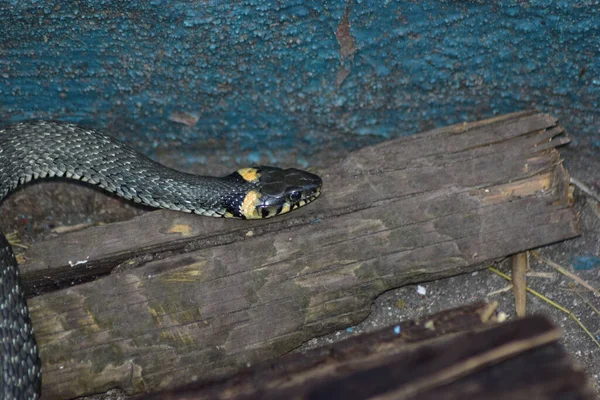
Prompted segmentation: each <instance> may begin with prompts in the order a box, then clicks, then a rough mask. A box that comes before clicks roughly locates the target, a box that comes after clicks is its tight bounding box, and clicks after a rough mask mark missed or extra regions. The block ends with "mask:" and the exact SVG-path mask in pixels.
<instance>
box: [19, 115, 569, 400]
mask: <svg viewBox="0 0 600 400" xmlns="http://www.w3.org/2000/svg"><path fill="white" fill-rule="evenodd" d="M561 133H562V128H560V126H558V125H557V123H556V120H555V119H554V118H552V117H550V116H548V115H543V114H536V113H532V112H526V113H517V114H511V115H507V116H501V117H497V118H494V119H491V120H487V121H479V122H475V123H470V124H469V123H466V124H459V125H455V126H452V127H448V128H443V129H436V130H434V131H431V132H427V133H424V134H419V135H414V136H410V137H404V138H401V139H397V140H392V141H389V142H386V143H382V144H380V145H377V146H373V147H369V148H364V149H362V150H359V151H357V152H355V153H352V154H350V155H349V156H348V157H346V158H345V159H343V160H341V161H339V162H337V163H335V164H333V165H331V166H330V167H328V168H326V169H323V170H320V171H316V172H318V173H319V174H320V175H321V176H322V177H323V179H324V191H323V194H322V195H321V198H320V199H319V200H318V201H316V202H315V203H314V204H311V205H310V206H308V207H306V208H304V209H301V210H298V211H295V212H293V213H291V214H289V215H287V216H283V217H281V218H275V219H270V220H260V221H235V220H224V219H211V218H201V217H197V216H194V215H187V214H182V213H176V212H168V211H157V212H152V213H148V214H146V215H143V216H142V217H139V218H136V219H133V220H130V221H125V222H121V223H116V224H107V225H103V226H95V227H91V228H88V229H85V230H82V231H77V232H71V233H68V234H64V235H62V236H60V237H57V238H55V239H52V240H48V241H45V242H40V243H35V244H34V245H33V246H32V247H31V248H29V249H27V251H26V252H25V253H24V256H25V259H26V260H27V262H26V264H25V265H23V267H22V268H23V272H22V277H23V278H24V281H25V285H26V287H27V290H28V293H36V292H48V291H49V290H52V289H54V288H64V287H67V289H63V290H60V291H57V292H53V293H46V294H43V295H41V296H37V297H35V298H32V299H30V301H29V305H30V310H31V315H32V319H33V324H34V328H35V331H36V335H37V340H38V346H39V348H40V352H41V358H42V361H43V368H44V383H43V385H44V387H43V391H44V393H45V395H46V396H48V397H47V398H59V397H60V398H68V397H77V396H82V395H85V394H90V393H98V392H104V391H106V390H109V389H111V388H115V387H120V388H122V389H124V390H125V391H126V392H127V393H130V394H134V393H142V392H149V391H155V390H160V389H164V388H168V387H174V386H179V385H182V384H185V383H189V382H191V381H194V380H197V379H200V378H206V377H209V376H211V375H215V374H220V373H223V372H226V371H232V370H235V369H237V368H240V367H242V366H244V365H246V363H254V362H257V361H260V360H265V359H268V358H271V357H275V356H278V355H281V354H284V353H287V352H289V351H291V350H293V349H294V348H296V347H298V346H299V345H300V344H301V343H303V342H304V341H306V340H309V339H311V338H313V337H316V336H319V335H323V334H326V333H329V332H331V331H334V330H337V329H340V328H343V327H347V326H349V325H353V324H356V323H357V322H359V321H361V320H362V319H363V318H364V317H365V316H367V315H368V313H369V312H370V309H371V302H372V300H373V299H374V298H376V297H377V296H378V295H379V294H381V293H383V292H384V291H386V290H389V289H391V288H395V287H399V286H402V285H405V284H407V283H413V282H418V281H423V280H431V279H437V278H442V277H446V276H451V275H456V274H460V273H465V272H469V271H473V270H476V269H481V268H484V267H486V266H488V265H489V263H491V262H493V261H494V260H498V259H501V258H504V257H506V256H507V255H509V254H515V253H518V252H522V251H526V250H528V249H530V248H534V247H539V246H543V245H546V244H549V243H552V242H556V241H560V240H564V239H567V238H570V237H574V236H576V235H577V234H578V229H577V217H576V215H575V213H574V212H573V210H572V209H571V208H570V206H569V203H568V200H567V193H568V190H567V188H568V186H569V184H568V177H567V174H566V172H565V170H564V169H563V166H562V164H561V162H560V156H559V153H558V152H557V151H556V150H555V149H554V148H553V147H552V143H553V142H556V143H562V142H563V141H554V140H552V138H553V137H554V136H555V135H558V134H561ZM540 149H541V150H540ZM117 266H119V270H120V271H121V272H119V273H115V274H112V275H108V276H104V277H102V278H100V279H97V280H95V281H93V282H89V283H85V284H82V285H77V286H73V287H69V286H70V285H71V284H73V283H77V282H80V281H85V280H90V279H92V278H94V277H97V276H101V275H106V274H107V273H109V272H110V271H111V270H112V269H113V268H115V267H117Z"/></svg>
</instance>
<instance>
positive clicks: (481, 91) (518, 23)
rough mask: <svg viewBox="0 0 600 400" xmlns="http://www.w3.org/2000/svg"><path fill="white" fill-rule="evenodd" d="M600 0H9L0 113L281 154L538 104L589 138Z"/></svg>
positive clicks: (593, 122) (128, 136)
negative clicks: (462, 0)
mask: <svg viewBox="0 0 600 400" xmlns="http://www.w3.org/2000/svg"><path fill="white" fill-rule="evenodd" d="M494 3H495V4H494ZM599 8H600V6H599V5H598V2H597V1H579V2H575V1H556V0H546V1H542V0H537V1H507V0H504V1H499V2H458V1H434V0H427V1H419V2H417V1H414V2H413V1H389V0H388V1H383V0H382V1H364V0H363V1H358V0H355V1H349V2H343V1H303V0H281V1H262V0H242V1H235V2H233V1H232V2H224V1H220V0H209V1H193V2H190V1H166V0H152V1H138V0H131V1H127V2H113V1H101V0H98V1H91V0H89V1H60V2H59V1H56V2H54V1H45V2H39V1H33V0H27V1H22V0H11V1H3V2H0V38H1V42H0V43H1V46H2V47H1V52H0V120H2V121H3V122H7V121H17V120H22V119H28V118H32V117H34V118H53V119H62V120H69V121H77V122H80V123H84V124H88V125H92V126H95V127H98V128H105V129H109V130H110V131H111V132H113V133H119V134H120V135H121V137H122V138H123V139H125V140H127V141H129V142H130V143H132V144H134V145H136V146H138V147H140V148H141V149H142V150H145V151H146V152H148V153H152V152H153V151H154V150H153V149H154V148H156V147H165V146H169V145H170V144H180V145H181V144H185V145H188V144H192V143H210V144H211V145H210V146H209V147H210V148H211V149H213V148H221V149H225V150H224V151H225V152H228V153H230V154H235V153H240V154H243V157H244V159H243V160H241V161H248V162H251V163H253V162H258V161H265V160H266V161H270V162H275V163H277V162H278V157H277V156H274V154H286V153H285V152H287V151H288V149H294V150H293V151H292V152H291V153H290V154H292V155H293V158H294V161H295V162H297V163H300V164H302V163H306V162H307V161H306V160H310V158H311V156H312V154H313V153H314V152H317V151H319V150H322V149H325V150H327V151H335V150H340V149H342V148H343V149H344V150H346V149H350V148H355V147H357V146H361V145H364V144H367V143H372V142H376V141H380V140H383V139H386V138H390V137H396V136H399V135H405V134H411V133H415V132H418V131H421V130H425V129H428V128H432V127H436V126H442V125H447V124H452V123H456V122H460V121H465V120H474V119H479V118H483V117H488V116H491V115H494V114H497V113H505V112H510V111H516V110H520V109H527V108H532V107H534V108H538V109H541V110H543V111H547V112H550V113H552V114H554V115H556V116H558V117H559V118H561V121H562V123H563V124H564V126H565V127H566V128H567V129H568V130H569V131H570V133H571V134H573V135H575V136H576V138H577V137H579V138H586V140H588V139H589V138H591V140H588V141H587V142H586V143H590V144H591V146H597V147H596V149H597V150H599V151H600V136H599V134H598V132H599V131H600V118H599V117H600V111H599V105H600V100H599V99H600V23H599V22H598V21H600V11H599ZM577 135H579V136H577ZM586 135H587V136H586ZM211 146H212V147H211ZM201 153H202V150H200V155H198V152H197V149H194V154H187V155H188V157H189V158H188V160H189V161H190V162H195V161H203V160H205V159H206V158H203V157H204V156H203V155H202V154H201ZM238 161H240V160H239V159H238Z"/></svg>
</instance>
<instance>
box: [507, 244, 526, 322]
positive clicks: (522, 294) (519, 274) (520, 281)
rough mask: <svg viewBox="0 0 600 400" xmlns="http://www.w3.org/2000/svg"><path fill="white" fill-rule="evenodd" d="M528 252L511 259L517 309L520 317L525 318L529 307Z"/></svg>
mask: <svg viewBox="0 0 600 400" xmlns="http://www.w3.org/2000/svg"><path fill="white" fill-rule="evenodd" d="M527 264H528V258H527V252H523V253H518V254H515V255H513V256H512V257H511V266H512V285H513V294H514V296H515V309H516V311H517V315H518V316H519V317H523V316H525V311H526V306H527V282H526V278H525V274H526V273H527Z"/></svg>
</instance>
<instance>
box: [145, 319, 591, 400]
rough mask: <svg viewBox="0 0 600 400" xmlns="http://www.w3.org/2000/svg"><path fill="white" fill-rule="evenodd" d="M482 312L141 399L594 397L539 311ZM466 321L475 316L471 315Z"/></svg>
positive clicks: (398, 329)
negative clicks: (489, 316)
mask: <svg viewBox="0 0 600 400" xmlns="http://www.w3.org/2000/svg"><path fill="white" fill-rule="evenodd" d="M481 311H483V310H482V308H478V307H471V308H470V309H469V308H467V307H464V308H461V309H455V310H447V311H444V312H441V313H438V314H435V315H432V316H426V317H422V318H421V319H419V320H417V321H403V322H399V323H398V324H397V325H395V326H390V327H387V328H384V329H381V330H378V331H376V332H372V333H369V334H363V335H359V336H355V337H351V338H348V339H346V340H344V341H341V342H338V343H334V344H333V345H330V346H325V347H323V348H318V349H314V350H311V351H309V352H307V353H304V354H301V353H300V354H298V353H296V354H289V355H286V356H283V357H279V358H277V359H276V360H272V361H268V362H263V363H259V364H258V365H255V366H252V367H249V368H244V369H243V370H242V371H240V372H239V373H237V374H233V375H225V376H223V377H220V378H218V379H213V380H208V381H204V382H198V383H195V384H191V385H188V386H186V387H182V388H178V389H176V390H171V391H164V392H158V393H155V394H153V395H150V396H148V395H145V396H143V398H145V399H148V400H154V399H163V400H183V399H186V400H200V399H215V400H217V399H223V400H225V399H229V400H236V399H239V400H241V399H244V400H251V399H290V398H294V399H333V398H340V399H442V398H443V399H465V398H468V399H489V398H498V399H502V398H507V399H508V398H509V399H516V398H520V399H525V398H535V399H564V398H565V397H569V398H579V399H590V400H591V399H594V398H596V397H595V396H594V393H593V390H592V388H591V385H590V382H589V381H588V380H587V379H586V377H585V375H584V373H583V371H581V370H579V369H578V368H576V367H575V366H574V365H573V363H572V361H571V360H570V357H569V356H568V354H567V353H566V351H565V350H564V349H563V348H562V347H561V346H560V345H559V344H558V343H557V340H558V339H559V338H560V336H561V334H560V330H559V329H558V328H557V327H556V326H554V325H553V324H552V323H551V322H550V321H548V320H547V319H546V318H544V317H541V316H533V317H527V318H524V319H519V320H516V321H511V322H507V323H504V324H494V323H491V321H487V323H484V322H483V321H482V319H481ZM469 317H479V318H478V320H474V319H473V318H469Z"/></svg>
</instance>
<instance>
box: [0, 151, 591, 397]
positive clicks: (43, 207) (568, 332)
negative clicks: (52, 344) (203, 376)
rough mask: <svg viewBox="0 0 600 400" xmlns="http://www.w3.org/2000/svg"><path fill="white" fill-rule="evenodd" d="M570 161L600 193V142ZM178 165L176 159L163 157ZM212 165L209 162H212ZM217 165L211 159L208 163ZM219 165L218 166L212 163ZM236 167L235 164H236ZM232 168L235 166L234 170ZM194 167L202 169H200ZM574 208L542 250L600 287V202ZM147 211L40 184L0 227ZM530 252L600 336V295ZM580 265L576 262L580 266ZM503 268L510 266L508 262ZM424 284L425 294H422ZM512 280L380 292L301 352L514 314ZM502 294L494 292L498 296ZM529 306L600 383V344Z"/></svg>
mask: <svg viewBox="0 0 600 400" xmlns="http://www.w3.org/2000/svg"><path fill="white" fill-rule="evenodd" d="M561 154H562V156H563V158H564V160H565V165H566V167H567V170H568V171H569V173H570V174H571V176H573V177H575V178H577V179H578V180H580V181H582V182H585V183H586V184H587V185H589V186H590V187H591V188H593V189H594V190H595V191H596V192H600V173H599V171H600V148H597V147H594V146H593V144H592V143H591V142H590V143H583V142H579V143H574V144H571V145H570V146H568V147H565V148H562V149H561ZM159 160H160V161H163V162H166V163H167V164H170V165H172V166H175V167H185V166H181V165H177V161H174V160H168V159H166V160H165V159H162V158H161V157H159ZM209 163H210V160H209ZM209 165H210V164H209ZM213 165H218V164H213ZM234 168H235V166H234ZM234 168H233V169H234ZM231 169H232V168H227V169H225V168H223V167H215V168H212V169H208V170H207V168H203V169H202V172H204V173H216V174H224V173H227V172H230V171H229V170H231ZM194 172H195V171H194ZM575 195H576V203H575V208H576V210H577V211H578V212H579V213H580V218H581V220H580V226H581V232H582V235H581V236H580V237H578V238H576V239H573V240H569V241H565V242H561V243H556V244H553V245H550V246H546V247H544V248H541V249H538V250H539V253H540V254H541V255H542V256H543V257H546V258H547V259H550V260H552V261H554V262H556V263H558V264H560V265H562V266H564V267H565V268H567V269H568V270H569V271H571V272H573V273H575V274H576V275H578V276H579V277H580V278H582V279H583V280H585V281H586V282H588V283H589V284H590V285H592V286H594V287H600V276H599V273H600V265H595V266H591V267H590V268H589V269H582V267H583V266H584V265H583V261H582V260H585V259H581V260H578V259H577V257H590V259H591V260H592V261H593V260H594V257H596V259H597V260H599V261H600V259H598V257H600V204H599V203H598V202H596V201H595V200H593V199H592V198H591V197H589V196H587V195H585V194H583V193H582V192H581V191H580V190H576V192H575ZM146 211H147V210H145V209H143V208H140V207H137V206H133V205H130V204H128V203H126V202H123V201H120V200H118V199H115V198H113V197H110V196H106V195H104V194H103V193H101V192H99V191H97V190H92V189H90V188H87V187H80V186H78V185H72V184H65V183H56V182H40V183H38V184H36V185H31V186H28V187H26V188H25V190H20V191H17V192H16V193H14V194H13V195H12V196H11V197H9V198H8V199H7V200H6V201H5V203H4V204H3V205H2V206H1V207H0V226H2V228H3V231H4V232H13V231H16V232H18V235H19V236H20V237H21V239H22V241H23V243H24V244H30V243H32V242H34V241H38V240H43V239H44V238H46V237H49V236H52V235H56V234H57V233H56V232H55V230H56V228H57V227H58V228H59V229H60V227H62V226H70V225H76V224H96V223H99V222H102V223H109V222H113V221H118V220H124V219H128V218H131V217H133V216H135V215H139V214H141V213H143V212H146ZM530 258H531V270H532V271H535V272H546V273H549V275H548V276H544V277H529V278H528V281H527V283H528V285H529V286H530V287H532V288H533V289H535V290H537V291H539V292H541V293H542V294H544V295H545V296H547V297H548V298H550V299H551V300H553V301H555V302H557V303H559V304H560V305H562V306H563V307H565V308H567V309H568V310H570V311H571V312H572V313H573V315H575V316H576V317H577V318H579V319H580V320H581V322H582V323H583V324H585V325H586V326H587V328H588V329H589V331H590V332H591V333H592V335H594V336H595V337H596V338H598V339H600V315H599V314H598V312H597V311H595V310H594V307H595V308H596V309H600V298H598V297H595V296H594V295H593V294H592V293H591V292H590V291H589V290H586V289H583V288H582V287H581V286H579V285H577V284H575V283H573V281H572V280H571V279H569V278H567V277H565V276H563V275H561V274H559V273H557V272H556V270H555V269H553V268H552V267H549V266H548V265H545V264H543V263H540V262H538V261H536V259H534V258H533V257H530ZM574 266H575V267H577V268H574ZM498 267H499V269H501V270H502V271H504V272H509V271H510V268H509V266H508V265H507V263H506V262H504V263H502V264H500V265H499V266H498ZM418 286H421V287H422V288H423V289H424V290H425V294H424V295H421V294H419V293H418V292H417V287H418ZM506 286H507V282H506V281H505V280H504V279H503V278H501V277H499V276H497V275H496V274H494V273H493V272H491V271H490V270H487V269H486V270H481V271H478V272H474V273H472V274H466V275H460V276H456V277H452V278H448V279H443V280H439V281H433V282H424V283H421V284H420V285H411V286H406V287H402V288H399V289H396V290H391V291H388V292H386V293H384V294H383V295H381V296H380V297H379V298H378V299H377V300H376V301H375V302H374V304H373V307H372V313H371V315H370V316H369V317H368V318H367V319H366V320H365V321H363V322H362V323H360V324H359V325H357V326H354V327H348V328H347V329H345V330H342V331H339V332H334V333H332V334H330V335H327V336H324V337H321V338H317V339H313V340H310V341H309V342H307V343H305V345H304V346H302V347H301V348H300V349H299V351H302V350H305V349H308V348H313V347H316V346H322V345H326V344H329V343H332V342H334V341H338V340H341V339H344V338H347V337H349V336H351V335H357V334H360V333H362V332H367V331H372V330H375V329H378V328H383V327H386V326H391V325H393V324H395V323H397V322H398V321H400V320H403V319H409V318H413V317H416V316H420V315H425V314H430V313H434V312H437V311H440V310H443V309H447V308H451V307H455V306H459V305H463V304H466V303H470V302H472V301H475V300H478V299H489V300H496V301H498V302H499V303H500V307H499V309H500V310H501V311H504V312H506V313H507V314H508V315H509V317H511V318H512V317H514V316H515V312H514V301H513V297H512V292H511V291H504V292H500V293H498V291H499V290H500V289H502V288H505V287H506ZM494 293H495V294H494ZM527 301H528V303H527V312H528V313H530V314H534V313H544V314H546V315H549V316H550V317H551V318H552V320H554V321H555V323H557V324H558V325H560V326H561V327H562V328H563V330H564V339H563V343H564V345H565V347H566V348H567V349H568V351H569V352H570V353H571V354H572V356H573V358H574V360H575V361H576V363H577V364H579V365H580V366H582V367H583V368H584V369H585V370H586V371H587V373H588V375H589V377H590V379H591V380H592V382H593V383H594V384H595V385H596V388H597V390H598V387H599V386H600V348H599V347H598V345H597V344H596V343H595V342H594V341H593V340H592V339H591V338H590V337H589V336H588V335H587V334H586V333H585V332H584V331H583V330H582V329H581V327H580V326H579V325H578V324H577V323H576V322H575V321H573V320H572V319H571V318H570V317H569V315H567V314H565V313H564V312H562V311H559V310H557V309H556V308H554V307H553V306H551V305H549V304H547V303H546V302H544V301H542V300H540V299H538V298H536V297H534V296H531V295H528V297H527ZM95 398H121V396H120V394H119V392H113V393H112V395H110V396H103V397H97V396H96V397H95Z"/></svg>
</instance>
